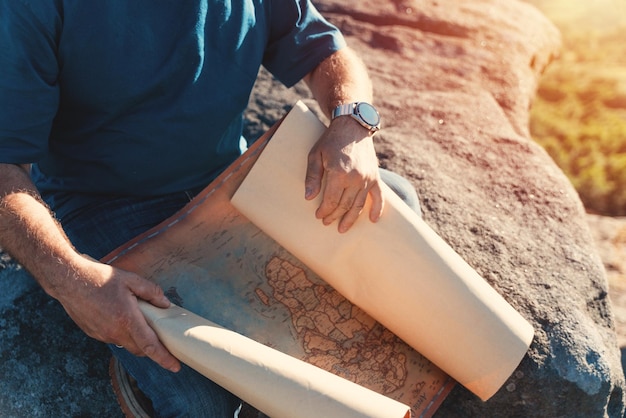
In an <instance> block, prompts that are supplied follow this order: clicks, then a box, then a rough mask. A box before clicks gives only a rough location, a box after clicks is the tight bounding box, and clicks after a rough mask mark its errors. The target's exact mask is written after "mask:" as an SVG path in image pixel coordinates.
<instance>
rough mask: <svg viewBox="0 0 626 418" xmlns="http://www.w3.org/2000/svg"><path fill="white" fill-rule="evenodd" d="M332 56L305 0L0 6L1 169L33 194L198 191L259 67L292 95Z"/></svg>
mask: <svg viewBox="0 0 626 418" xmlns="http://www.w3.org/2000/svg"><path fill="white" fill-rule="evenodd" d="M343 46H344V40H343V38H342V37H341V34H340V33H339V32H338V31H337V29H336V28H335V27H333V26H332V25H330V24H329V23H328V22H326V21H325V20H324V19H323V18H322V17H321V16H320V14H319V13H318V12H317V11H316V10H315V8H314V7H313V5H312V4H311V3H310V2H309V1H308V0H240V1H231V0H224V1H217V0H0V69H1V71H0V162H4V163H36V164H35V166H34V169H33V177H34V180H35V182H36V184H37V186H38V188H39V189H40V190H41V191H42V192H44V193H46V192H47V193H50V192H53V193H54V192H62V193H66V192H69V193H96V194H118V195H119V194H122V195H123V194H128V195H156V194H163V193H170V192H174V191H180V190H186V189H191V188H197V187H198V186H203V185H206V184H207V183H208V182H210V180H212V179H213V178H214V177H215V176H216V175H217V174H218V173H219V172H220V171H221V170H223V169H224V168H225V167H226V166H227V165H228V164H230V163H231V162H232V161H233V160H234V159H235V158H236V157H237V156H238V155H240V153H241V146H240V137H241V129H242V112H243V110H244V109H245V107H246V106H247V103H248V98H249V94H250V91H251V90H252V87H253V85H254V82H255V79H256V77H257V73H258V70H259V68H260V66H261V65H264V66H265V67H266V68H267V69H268V70H269V71H270V72H271V73H272V74H273V75H274V76H275V77H277V78H278V79H279V80H280V81H282V82H283V83H284V84H286V85H287V86H290V85H292V84H294V83H296V82H297V81H298V80H299V79H301V78H302V77H303V76H304V75H306V74H307V73H308V72H309V71H311V70H312V69H313V68H314V67H315V66H316V65H317V64H318V63H319V62H320V61H321V60H322V59H324V58H326V57H327V56H329V55H330V54H331V53H332V52H334V51H336V50H338V49H340V48H342V47H343Z"/></svg>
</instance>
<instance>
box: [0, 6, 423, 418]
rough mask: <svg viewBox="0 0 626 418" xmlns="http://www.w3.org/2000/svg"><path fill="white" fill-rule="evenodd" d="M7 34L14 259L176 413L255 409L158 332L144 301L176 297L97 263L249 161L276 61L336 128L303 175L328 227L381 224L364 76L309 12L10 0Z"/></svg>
mask: <svg viewBox="0 0 626 418" xmlns="http://www.w3.org/2000/svg"><path fill="white" fill-rule="evenodd" d="M0 31H2V33H1V35H0V68H2V72H1V74H2V75H1V76H0V247H2V248H4V249H5V250H7V251H8V252H9V253H10V254H11V255H13V256H14V257H15V258H16V259H17V260H18V261H19V262H20V263H21V264H22V265H23V266H24V267H25V268H26V269H27V270H28V271H29V272H30V273H31V274H32V276H33V277H34V278H35V279H36V280H37V281H38V283H39V284H40V285H41V286H42V288H43V289H44V290H45V291H46V292H47V293H48V294H49V295H51V296H52V297H54V298H56V299H57V300H58V301H59V302H60V303H61V304H62V305H63V307H64V308H65V310H66V311H67V313H68V314H69V315H70V317H71V318H72V319H73V320H74V321H75V322H76V323H77V324H78V326H79V327H80V328H81V329H82V330H83V331H84V332H85V333H87V334H88V335H90V336H91V337H93V338H96V339H98V340H100V341H103V342H105V343H109V344H110V347H111V349H112V351H113V354H114V355H115V356H117V357H118V359H119V360H120V361H121V362H122V364H123V365H124V367H125V368H126V370H128V372H129V373H130V374H131V375H133V376H134V377H135V378H136V379H137V381H138V383H139V386H140V387H141V389H142V390H143V391H144V392H145V393H146V394H147V396H148V397H149V398H150V399H151V400H152V402H153V405H154V408H155V410H156V412H157V414H158V415H159V416H215V417H221V416H233V414H234V413H235V412H234V411H235V410H236V409H237V407H238V406H239V400H238V399H237V398H236V397H234V396H233V395H231V394H229V393H228V392H226V391H224V390H223V389H221V388H219V387H218V386H217V385H215V384H213V383H212V382H210V381H208V380H207V379H204V378H203V377H202V376H200V375H198V374H197V373H195V372H194V371H193V370H190V369H188V368H186V367H184V366H182V367H181V364H180V363H179V361H178V360H177V359H176V358H175V357H173V356H172V355H171V354H170V353H169V352H168V351H167V349H166V348H165V347H164V346H163V345H162V344H161V342H160V341H159V339H158V338H157V336H156V334H155V333H154V331H153V330H152V329H151V328H150V327H149V326H148V325H147V324H146V321H145V319H144V318H143V316H142V314H141V312H140V311H139V309H138V307H137V299H143V300H146V301H148V302H150V303H152V304H154V305H155V306H158V307H163V308H165V307H167V306H169V301H168V300H167V298H166V297H165V296H164V294H163V291H162V290H161V289H160V288H159V287H158V286H156V285H155V284H153V283H151V282H149V281H147V280H145V279H143V278H142V277H139V276H137V275H135V274H132V273H129V272H126V271H122V270H119V269H116V268H113V267H111V266H108V265H105V264H102V263H99V262H97V261H94V259H98V258H101V257H102V256H104V255H105V254H107V253H108V252H110V251H111V250H113V249H114V248H116V247H117V246H119V245H121V244H123V243H124V242H126V241H127V240H129V239H131V238H133V237H134V236H136V235H138V234H139V233H141V232H143V231H145V230H147V229H149V228H150V227H152V226H154V225H156V224H157V223H159V222H160V221H162V220H163V219H165V218H167V217H168V216H170V215H172V214H173V213H174V212H176V210H178V209H179V208H181V207H182V206H184V204H185V203H187V202H188V201H189V200H190V199H191V198H192V197H193V195H194V194H195V193H197V192H199V191H200V190H202V188H203V187H204V186H206V185H207V184H208V183H209V182H210V181H211V180H212V179H213V178H215V177H216V176H217V175H218V174H219V173H220V172H221V171H222V170H223V169H224V168H225V167H227V166H228V164H230V163H231V162H232V161H233V160H234V159H235V158H236V157H237V156H238V155H240V153H241V152H242V151H243V149H244V148H245V147H244V146H243V143H242V140H241V129H242V116H241V115H242V112H243V110H244V108H245V106H246V104H247V101H248V97H249V94H250V91H251V89H252V87H253V84H254V81H255V78H256V75H257V73H258V70H259V68H260V66H261V65H263V66H265V67H266V68H267V69H268V70H269V71H271V72H272V73H273V75H274V76H275V77H277V78H278V79H279V80H280V81H282V82H283V83H284V84H285V85H287V86H291V85H293V84H294V83H296V82H297V81H298V80H300V79H304V80H305V81H306V83H307V85H308V86H309V88H310V89H311V91H312V93H313V95H314V97H315V98H316V99H317V101H318V102H319V104H320V107H321V108H322V109H323V111H324V112H325V113H326V114H327V115H328V116H329V118H332V121H331V123H330V126H329V128H328V130H327V131H326V132H325V134H324V135H323V136H322V137H321V138H320V139H319V141H318V142H317V144H316V145H315V147H314V148H313V149H312V150H311V153H310V155H309V161H308V170H307V177H306V179H303V195H304V198H307V199H312V198H314V197H315V196H317V195H318V194H319V193H323V199H322V203H321V205H320V206H319V208H318V209H317V211H316V213H315V214H314V215H315V216H317V217H318V218H319V219H320V220H321V222H323V223H324V224H325V225H331V224H334V223H335V221H336V222H337V228H338V230H339V232H346V231H348V229H349V228H350V227H351V225H352V224H353V223H354V222H355V220H356V219H357V217H358V216H359V214H360V212H361V210H362V208H363V205H364V203H365V200H366V198H367V197H368V196H369V198H370V199H371V201H372V205H371V211H370V213H369V214H368V216H369V219H370V220H371V221H372V222H375V221H376V220H377V219H378V218H379V217H380V216H381V213H382V210H383V206H384V201H383V197H382V194H381V189H380V181H381V177H380V172H379V170H378V167H377V159H376V155H375V152H374V147H373V141H372V135H373V133H374V132H375V131H376V130H377V129H378V121H377V120H375V118H376V116H377V115H376V114H375V113H372V108H371V106H370V105H369V104H368V103H369V102H371V100H372V88H371V84H370V81H369V78H368V75H367V72H366V70H365V68H364V66H363V64H362V63H361V62H360V61H359V59H358V58H357V57H356V56H355V54H354V53H353V52H352V51H351V50H349V49H348V48H347V47H346V45H345V42H344V40H343V38H342V36H341V34H340V33H339V32H338V31H337V29H336V28H335V27H333V26H332V25H330V24H329V23H328V22H326V21H325V20H324V19H323V18H322V17H321V16H320V15H319V13H318V12H317V11H316V10H315V8H314V7H313V6H312V4H311V3H310V2H309V1H308V0H272V1H269V0H247V1H241V2H234V1H233V2H231V1H226V0H222V1H218V0H185V1H171V0H149V1H148V0H107V1H78V0H57V1H49V0H48V1H44V0H21V1H15V0H0ZM361 102H364V103H365V104H363V105H358V106H359V108H360V110H362V111H363V112H364V113H362V114H352V113H353V112H354V111H355V110H359V109H356V108H357V105H356V103H361ZM368 111H369V112H370V113H367V112H368ZM294 140H297V139H296V138H294ZM383 175H384V176H386V177H388V178H389V180H388V181H389V182H393V181H398V179H397V177H394V176H393V175H391V174H390V173H388V172H385V173H384V174H383ZM323 176H325V177H326V186H325V189H324V190H323V191H322V186H321V185H322V177H323ZM400 182H401V181H400ZM406 193H407V194H408V195H409V196H413V195H412V193H413V192H412V191H411V190H408V191H406ZM413 199H414V198H413ZM314 215H313V214H312V215H311V216H314ZM84 254H86V255H89V256H90V257H87V256H85V255H84ZM120 347H123V348H120ZM155 363H156V364H158V365H159V366H160V367H158V366H156V364H155Z"/></svg>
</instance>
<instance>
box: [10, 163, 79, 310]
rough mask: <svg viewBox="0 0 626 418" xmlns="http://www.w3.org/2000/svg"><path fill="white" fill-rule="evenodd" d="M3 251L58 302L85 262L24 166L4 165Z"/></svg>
mask: <svg viewBox="0 0 626 418" xmlns="http://www.w3.org/2000/svg"><path fill="white" fill-rule="evenodd" d="M0 247H1V248H2V249H4V250H6V251H7V252H8V253H9V254H10V255H11V256H13V257H14V258H15V259H16V260H17V261H18V262H20V264H22V265H23V266H24V267H25V268H26V269H27V270H28V271H29V272H30V273H31V274H32V275H33V276H34V277H35V279H36V280H37V281H38V282H39V283H40V285H41V286H42V287H43V288H44V290H45V291H46V292H47V293H48V294H50V295H52V296H53V297H57V298H58V293H59V292H61V291H62V289H63V288H64V287H65V286H67V285H68V281H70V280H73V277H74V274H73V273H72V272H73V270H74V267H75V264H76V263H78V262H81V261H82V257H81V256H80V255H79V254H77V253H76V251H75V250H74V248H73V247H72V245H71V243H70V242H69V240H68V239H67V237H66V236H65V233H64V232H63V230H62V229H61V227H60V225H59V224H58V222H57V221H56V220H55V219H54V217H53V215H52V213H51V212H50V210H49V209H48V208H47V206H46V205H45V204H44V203H43V202H42V201H41V198H40V197H39V193H38V192H37V190H36V188H35V186H34V185H33V183H32V182H31V180H30V177H29V175H28V172H27V170H26V168H25V167H23V166H17V165H13V164H0Z"/></svg>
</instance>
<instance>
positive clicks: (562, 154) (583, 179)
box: [528, 0, 626, 216]
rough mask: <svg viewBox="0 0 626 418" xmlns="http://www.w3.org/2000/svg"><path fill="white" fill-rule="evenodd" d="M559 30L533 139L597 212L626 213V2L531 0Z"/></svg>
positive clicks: (536, 109)
mask: <svg viewBox="0 0 626 418" xmlns="http://www.w3.org/2000/svg"><path fill="white" fill-rule="evenodd" d="M528 2H529V3H532V4H534V5H535V6H536V7H537V8H539V9H540V10H541V11H542V12H544V14H545V15H546V16H548V17H549V18H550V19H551V20H552V21H553V22H554V23H555V25H556V26H557V27H558V28H559V29H560V31H561V34H562V37H563V48H562V51H561V55H560V56H559V57H558V58H557V59H556V61H555V62H553V63H552V64H551V65H550V66H549V67H548V70H547V71H546V73H545V74H544V76H543V77H542V79H541V83H540V86H539V90H538V94H537V98H536V100H535V102H534V104H533V107H532V111H531V120H530V130H531V135H532V137H533V138H534V139H535V140H536V141H537V142H538V143H539V144H541V145H542V146H543V147H544V148H545V149H546V151H547V152H548V153H549V154H550V155H551V156H552V158H553V159H554V160H555V162H556V163H557V164H558V165H559V166H560V167H561V169H562V170H563V171H564V172H565V174H566V175H567V176H568V177H569V178H570V180H571V181H572V183H573V184H574V187H575V188H576V189H577V190H578V192H579V194H580V196H581V199H582V201H583V203H584V205H585V207H586V208H587V211H588V212H590V213H596V214H601V215H607V216H626V0H528Z"/></svg>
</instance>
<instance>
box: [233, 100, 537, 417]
mask: <svg viewBox="0 0 626 418" xmlns="http://www.w3.org/2000/svg"><path fill="white" fill-rule="evenodd" d="M324 129H325V127H324V125H323V124H322V123H321V122H320V121H319V120H318V119H317V117H316V116H315V115H314V114H313V113H312V112H311V111H310V110H308V109H307V108H306V106H305V105H304V104H302V103H301V102H299V103H298V104H296V106H295V107H294V108H293V109H292V110H291V111H290V112H289V114H288V115H287V116H286V118H285V119H284V120H283V122H282V124H281V125H280V127H279V129H278V130H277V131H276V133H275V134H274V136H273V137H272V139H271V140H270V141H269V143H268V144H267V146H266V147H265V149H264V150H263V152H262V154H261V155H260V156H259V158H258V160H257V161H256V163H255V165H254V166H253V167H252V169H251V170H250V172H249V173H248V175H247V177H246V178H245V180H244V181H243V183H242V184H241V186H240V187H239V189H238V190H237V191H236V192H235V195H234V196H233V198H232V201H231V202H232V204H233V206H235V207H236V208H237V209H238V210H239V211H240V212H241V213H243V214H244V215H245V216H246V217H247V218H248V219H250V221H251V222H253V223H254V224H255V225H256V226H257V227H258V228H260V229H261V230H263V231H264V232H265V233H266V234H267V235H269V236H270V237H272V238H273V239H274V240H276V241H277V242H278V243H279V244H280V245H282V246H283V247H284V248H286V249H287V250H289V251H290V252H291V253H292V254H293V255H294V256H296V257H297V258H298V259H300V261H302V262H303V263H304V264H306V265H307V266H308V267H309V268H310V269H311V270H313V271H314V272H316V273H317V274H318V275H319V276H320V277H321V278H322V279H324V280H325V281H327V282H328V283H329V284H330V285H331V286H333V287H334V288H335V289H336V290H337V291H338V292H339V293H341V294H342V295H343V296H344V297H346V298H347V299H349V300H350V301H351V302H352V303H354V304H355V305H357V306H359V307H360V308H361V309H363V310H365V311H366V312H367V313H368V314H369V315H371V316H372V317H373V318H374V319H376V320H377V321H379V322H380V323H381V324H383V325H384V326H385V327H387V328H388V329H389V330H391V331H392V332H394V333H395V334H396V335H397V336H398V337H400V338H401V339H403V340H404V341H405V342H406V343H407V344H409V345H410V346H412V347H413V348H414V349H416V350H417V351H418V352H420V353H421V354H422V355H424V356H425V357H427V358H428V359H429V360H431V361H432V362H433V363H435V364H436V365H437V366H438V367H440V368H441V369H442V370H444V371H445V372H447V373H448V374H449V375H450V376H452V377H453V378H454V379H456V380H457V381H458V382H459V383H461V384H462V385H463V386H465V387H466V388H468V389H469V390H471V391H472V392H473V393H475V394H476V395H478V396H479V397H480V398H481V399H483V400H486V399H488V398H490V397H491V396H492V395H493V394H494V393H495V392H496V391H497V390H498V389H499V388H500V387H501V386H502V385H503V384H504V382H505V381H506V379H507V378H508V377H509V376H510V375H511V374H512V373H513V371H514V370H515V368H516V367H517V366H518V365H519V363H520V361H521V359H522V358H523V356H524V355H525V353H526V351H527V350H528V347H529V345H530V343H531V341H532V338H533V328H532V326H531V325H530V324H529V323H528V321H526V320H525V319H524V318H523V317H522V316H521V315H520V314H519V313H518V312H517V311H516V310H515V309H513V308H512V307H511V305H509V304H508V303H507V302H506V301H505V300H504V299H503V298H502V297H501V296H500V294H498V293H497V292H496V291H495V290H494V289H493V288H492V287H491V286H490V285H489V284H488V283H487V282H486V281H485V280H484V279H483V278H482V277H480V275H478V273H477V272H476V271H475V270H474V269H473V268H472V267H471V266H470V265H469V264H467V263H466V262H465V261H464V260H463V259H462V258H461V257H460V256H459V255H458V254H457V253H456V252H455V251H454V250H453V249H452V248H451V247H450V246H449V245H448V244H447V243H446V242H445V241H444V240H443V239H442V238H441V237H439V236H438V235H437V234H436V233H435V232H434V231H433V230H432V229H431V228H430V227H429V226H428V225H427V224H426V223H425V222H424V221H423V220H422V219H421V218H420V217H419V216H418V215H417V214H416V213H415V212H413V211H412V210H411V209H410V208H408V207H407V206H406V205H405V204H404V202H402V200H400V198H399V197H397V196H396V195H395V193H393V192H392V191H391V190H390V189H389V188H388V187H386V186H385V185H384V184H383V185H382V186H383V192H384V194H385V202H386V204H385V210H384V213H383V216H382V218H381V219H380V220H379V221H378V222H377V223H372V222H370V221H369V219H368V216H367V213H368V211H369V206H368V205H369V203H368V205H366V207H365V208H364V209H363V215H362V216H361V217H360V218H359V219H358V220H357V222H356V223H355V224H354V225H353V227H352V228H351V229H350V230H349V231H348V232H347V233H344V234H340V233H338V232H337V227H336V225H332V226H324V225H323V224H322V222H321V221H320V220H318V219H316V218H315V216H314V213H315V210H316V208H317V207H318V206H319V204H320V198H321V196H318V197H317V199H314V200H312V201H307V200H305V199H304V179H305V173H306V161H307V154H308V152H309V150H310V149H311V147H312V146H313V144H314V143H315V141H316V140H317V139H318V138H319V137H320V135H321V134H322V133H323V132H324ZM320 416H321V415H320Z"/></svg>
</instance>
